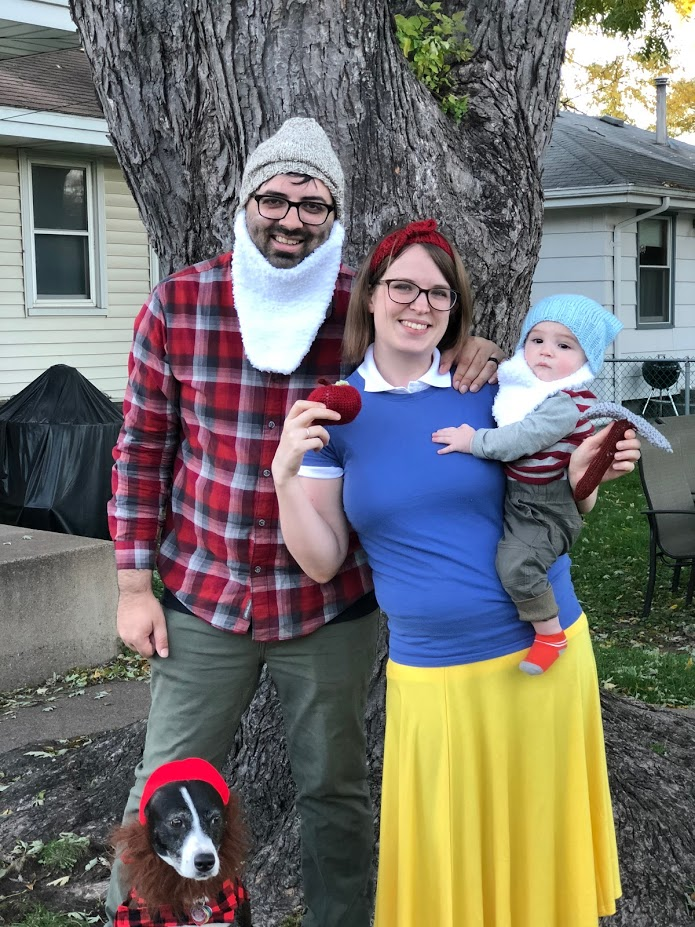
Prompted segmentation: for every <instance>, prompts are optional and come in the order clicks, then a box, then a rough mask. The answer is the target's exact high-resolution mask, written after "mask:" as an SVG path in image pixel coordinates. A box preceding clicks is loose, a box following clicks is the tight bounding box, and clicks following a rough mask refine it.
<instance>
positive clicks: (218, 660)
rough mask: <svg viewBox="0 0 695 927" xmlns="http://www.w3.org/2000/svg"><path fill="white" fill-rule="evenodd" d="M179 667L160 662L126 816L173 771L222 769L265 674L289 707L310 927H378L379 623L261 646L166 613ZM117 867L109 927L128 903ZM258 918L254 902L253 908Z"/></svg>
mask: <svg viewBox="0 0 695 927" xmlns="http://www.w3.org/2000/svg"><path fill="white" fill-rule="evenodd" d="M166 619H167V630H168V633H169V657H167V659H165V660H163V659H161V658H159V657H154V658H153V660H152V684H151V690H152V707H151V709H150V715H149V720H148V724H147V737H146V740H145V749H144V753H143V758H142V761H141V762H140V763H139V765H138V766H137V768H136V770H135V785H134V786H133V788H132V789H131V792H130V795H129V797H128V802H127V805H126V809H125V815H124V817H125V816H128V815H132V814H133V813H135V812H137V810H138V807H139V803H140V796H141V795H142V791H143V788H144V785H145V781H146V779H147V778H148V776H149V775H150V774H151V773H152V772H153V770H154V769H156V768H157V766H159V765H160V764H162V763H165V762H168V761H170V760H176V759H182V758H185V757H189V756H200V757H203V758H204V759H207V760H208V761H209V762H211V763H213V764H214V765H215V766H216V767H217V768H218V769H219V768H221V767H222V765H223V763H224V761H225V759H226V758H227V755H228V754H229V751H230V749H231V747H232V745H233V742H234V735H235V732H236V729H237V727H238V725H239V721H240V720H241V716H242V714H243V713H244V711H245V710H246V708H247V707H248V705H249V703H250V702H251V699H252V698H253V694H254V692H255V691H256V686H257V685H258V680H259V677H260V673H261V669H262V667H263V665H264V664H266V665H267V666H268V671H269V673H270V675H271V677H272V679H273V681H274V683H275V686H276V688H277V691H278V696H279V699H280V704H281V706H282V712H283V718H284V721H285V731H286V735H287V744H288V750H289V757H290V764H291V767H292V775H293V778H294V781H295V784H296V786H297V810H298V812H299V817H300V827H301V842H302V875H303V881H304V901H305V904H306V907H307V913H306V915H305V917H304V921H303V927H369V924H370V917H371V909H372V883H371V867H372V847H373V836H374V834H373V823H372V806H371V800H370V796H369V787H368V783H367V763H366V738H365V730H364V712H365V706H366V699H367V689H368V685H369V680H370V676H371V672H372V668H373V664H374V657H375V652H376V640H377V632H378V620H377V614H376V613H373V614H372V615H367V616H365V617H364V618H358V619H356V620H354V621H346V622H341V623H339V624H335V625H332V624H328V625H326V626H325V627H323V628H321V629H319V630H318V631H315V632H314V633H313V634H310V635H307V636H306V637H301V638H297V639H295V640H290V641H279V642H276V643H266V644H264V643H258V642H255V641H253V640H252V639H251V636H250V635H248V634H247V635H241V634H230V633H228V632H226V631H220V630H219V629H217V628H213V627H211V626H210V625H208V624H206V623H205V622H204V621H201V620H200V619H198V618H194V617H192V616H190V615H186V614H183V613H181V612H178V611H172V610H171V609H167V610H166ZM121 871H122V867H121V865H120V863H119V862H118V861H116V863H115V864H114V867H113V871H112V874H111V883H110V886H109V891H108V895H107V898H106V915H107V924H108V925H111V924H112V923H113V918H114V916H115V913H116V909H117V907H118V905H119V904H121V903H122V902H123V900H124V899H125V897H126V896H127V894H128V891H129V886H127V885H123V884H122V883H121V880H120V874H121ZM251 909H252V911H253V898H251Z"/></svg>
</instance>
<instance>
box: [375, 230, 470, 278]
mask: <svg viewBox="0 0 695 927" xmlns="http://www.w3.org/2000/svg"><path fill="white" fill-rule="evenodd" d="M409 245H436V246H437V247H438V248H441V249H442V251H446V253H447V254H448V255H449V257H450V258H451V259H452V260H453V258H454V252H453V251H452V249H451V245H450V244H449V242H448V241H447V240H446V238H444V236H443V235H442V234H441V233H440V232H438V231H437V223H436V222H435V221H434V219H423V220H422V221H421V222H410V223H409V224H408V225H406V227H405V228H404V229H398V231H396V232H391V234H390V235H387V236H386V238H385V239H384V240H383V241H382V243H381V244H380V245H379V246H378V248H377V249H376V251H375V252H374V254H373V255H372V260H371V261H370V263H369V273H370V274H375V273H376V271H377V268H378V267H379V265H380V264H381V262H382V261H383V260H384V259H385V258H387V257H389V255H390V256H391V257H393V258H396V257H398V255H399V254H400V253H401V251H403V249H404V248H407V247H409Z"/></svg>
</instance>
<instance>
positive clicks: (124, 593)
mask: <svg viewBox="0 0 695 927" xmlns="http://www.w3.org/2000/svg"><path fill="white" fill-rule="evenodd" d="M118 586H119V596H118V611H117V613H116V623H117V629H118V635H119V637H120V638H121V640H122V641H123V643H124V644H125V645H126V646H127V647H130V648H131V649H132V650H136V651H137V652H138V653H139V654H140V656H141V657H151V656H152V655H153V654H155V653H157V654H159V656H160V657H168V656H169V640H168V637H167V626H166V619H165V617H164V612H163V610H162V606H161V605H160V604H159V600H158V599H157V597H156V596H155V594H154V593H153V592H152V571H151V570H119V572H118Z"/></svg>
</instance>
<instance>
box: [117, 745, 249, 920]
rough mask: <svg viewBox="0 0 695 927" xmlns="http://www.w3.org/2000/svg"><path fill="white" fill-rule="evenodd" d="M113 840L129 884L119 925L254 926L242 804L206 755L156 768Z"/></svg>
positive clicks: (119, 912) (119, 915)
mask: <svg viewBox="0 0 695 927" xmlns="http://www.w3.org/2000/svg"><path fill="white" fill-rule="evenodd" d="M112 842H113V844H114V848H115V851H116V854H117V855H118V856H119V857H120V859H121V861H122V863H123V865H124V867H125V872H126V875H127V879H128V883H129V885H130V886H131V890H130V893H129V896H128V898H126V899H125V900H124V902H123V904H122V905H120V907H119V908H118V911H117V914H116V917H115V918H114V927H126V925H130V927H134V925H137V927H175V925H183V924H193V925H198V927H202V925H204V924H207V923H225V924H226V923H234V924H237V925H238V927H251V911H250V906H249V901H248V895H247V893H246V889H245V888H244V886H243V884H242V883H241V881H240V880H239V870H240V869H241V864H242V860H243V856H244V852H245V850H246V833H245V830H244V827H243V825H242V823H241V819H240V814H239V804H238V801H237V799H236V797H235V796H234V795H233V794H231V793H230V791H229V788H228V786H227V784H226V782H225V781H224V779H223V778H222V776H221V775H220V774H219V772H218V771H217V770H216V769H215V767H214V766H212V765H211V764H210V763H208V762H207V761H206V760H202V759H199V758H197V757H193V758H190V759H186V760H176V761H174V762H171V763H165V764H164V765H162V766H159V767H158V768H157V769H156V770H155V771H154V772H153V773H152V775H151V776H150V777H149V778H148V780H147V782H146V783H145V788H144V791H143V793H142V798H141V799H140V808H139V814H138V817H137V818H136V819H134V820H132V821H129V822H127V823H125V824H123V825H122V826H121V827H119V828H118V829H117V830H116V831H115V832H114V834H113V838H112Z"/></svg>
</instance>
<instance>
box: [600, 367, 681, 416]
mask: <svg viewBox="0 0 695 927" xmlns="http://www.w3.org/2000/svg"><path fill="white" fill-rule="evenodd" d="M694 366H695V358H691V357H663V356H658V357H654V356H651V357H621V358H617V359H615V360H613V359H606V362H605V363H604V365H603V368H602V369H601V371H600V373H599V376H598V377H597V378H596V379H595V380H594V381H593V384H592V385H591V387H590V389H591V390H592V392H594V393H595V394H596V396H597V397H598V399H599V400H600V401H603V402H619V403H621V404H622V405H624V406H625V407H626V408H627V409H630V411H631V412H636V413H637V414H638V415H643V416H644V417H645V418H650V419H654V418H664V417H665V416H669V415H690V414H691V413H693V414H695V396H694V395H693V393H692V389H693V387H694V386H695V384H693V373H695V370H694V369H693V367H694Z"/></svg>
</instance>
